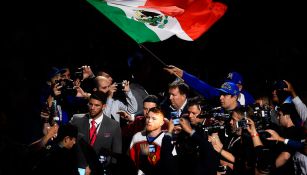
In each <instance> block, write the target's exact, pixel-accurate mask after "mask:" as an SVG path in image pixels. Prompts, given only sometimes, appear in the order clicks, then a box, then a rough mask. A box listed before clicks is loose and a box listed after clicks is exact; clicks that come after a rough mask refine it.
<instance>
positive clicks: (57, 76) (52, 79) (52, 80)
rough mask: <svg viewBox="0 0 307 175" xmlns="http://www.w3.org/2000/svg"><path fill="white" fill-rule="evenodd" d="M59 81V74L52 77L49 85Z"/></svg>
mask: <svg viewBox="0 0 307 175" xmlns="http://www.w3.org/2000/svg"><path fill="white" fill-rule="evenodd" d="M60 79H61V74H56V75H55V76H53V77H52V78H51V80H50V81H51V84H55V81H57V80H60Z"/></svg>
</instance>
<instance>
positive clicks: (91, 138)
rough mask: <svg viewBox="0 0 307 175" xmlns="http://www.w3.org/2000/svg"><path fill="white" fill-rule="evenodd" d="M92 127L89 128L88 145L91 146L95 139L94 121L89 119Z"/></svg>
mask: <svg viewBox="0 0 307 175" xmlns="http://www.w3.org/2000/svg"><path fill="white" fill-rule="evenodd" d="M91 124H92V127H91V129H90V142H91V143H90V145H91V146H93V145H94V143H95V140H96V125H95V124H96V122H95V120H92V121H91Z"/></svg>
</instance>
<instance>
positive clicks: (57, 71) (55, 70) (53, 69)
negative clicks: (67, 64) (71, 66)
mask: <svg viewBox="0 0 307 175" xmlns="http://www.w3.org/2000/svg"><path fill="white" fill-rule="evenodd" d="M63 72H64V70H62V69H59V68H57V67H51V69H50V70H49V72H48V75H47V77H48V78H49V79H51V78H52V77H54V76H56V75H57V74H62V73H63Z"/></svg>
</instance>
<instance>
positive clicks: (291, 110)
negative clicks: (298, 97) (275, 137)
mask: <svg viewBox="0 0 307 175" xmlns="http://www.w3.org/2000/svg"><path fill="white" fill-rule="evenodd" d="M277 110H278V111H281V112H282V113H283V115H290V118H291V120H292V122H293V123H294V124H295V125H296V126H297V125H298V124H299V122H300V121H301V120H300V117H299V114H298V113H297V111H296V109H295V106H294V104H292V103H284V104H282V105H281V106H280V107H279V108H277Z"/></svg>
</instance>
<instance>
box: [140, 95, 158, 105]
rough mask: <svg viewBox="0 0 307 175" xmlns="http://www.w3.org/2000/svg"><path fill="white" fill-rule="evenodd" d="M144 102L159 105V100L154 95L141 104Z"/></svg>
mask: <svg viewBox="0 0 307 175" xmlns="http://www.w3.org/2000/svg"><path fill="white" fill-rule="evenodd" d="M145 102H150V103H155V104H156V105H157V106H158V105H159V98H158V97H157V96H155V95H148V96H147V97H145V99H144V100H143V103H145Z"/></svg>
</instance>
